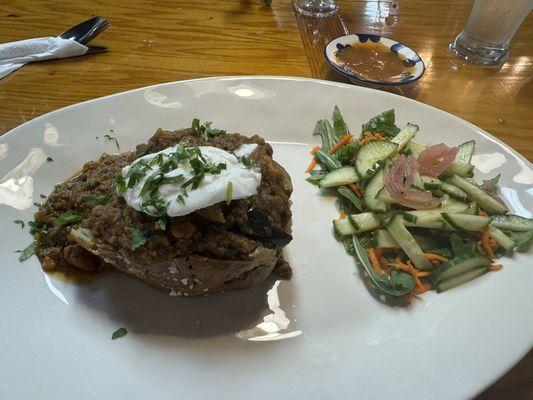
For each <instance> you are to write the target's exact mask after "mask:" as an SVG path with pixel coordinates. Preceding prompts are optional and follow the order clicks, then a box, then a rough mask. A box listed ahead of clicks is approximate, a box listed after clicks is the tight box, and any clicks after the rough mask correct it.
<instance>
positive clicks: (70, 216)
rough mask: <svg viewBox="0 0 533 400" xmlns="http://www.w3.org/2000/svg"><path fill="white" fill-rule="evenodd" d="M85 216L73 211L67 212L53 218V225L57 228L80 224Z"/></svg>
mask: <svg viewBox="0 0 533 400" xmlns="http://www.w3.org/2000/svg"><path fill="white" fill-rule="evenodd" d="M84 218H85V215H84V214H82V213H79V212H77V211H74V210H67V211H65V212H64V213H62V214H60V215H59V216H57V217H56V218H54V224H56V225H57V226H68V225H72V224H75V223H76V222H80V221H81V220H82V219H84Z"/></svg>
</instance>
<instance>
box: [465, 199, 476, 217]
mask: <svg viewBox="0 0 533 400" xmlns="http://www.w3.org/2000/svg"><path fill="white" fill-rule="evenodd" d="M465 214H472V215H478V214H479V207H478V205H477V203H476V202H475V201H471V202H470V203H469V204H468V210H467V211H466V212H465Z"/></svg>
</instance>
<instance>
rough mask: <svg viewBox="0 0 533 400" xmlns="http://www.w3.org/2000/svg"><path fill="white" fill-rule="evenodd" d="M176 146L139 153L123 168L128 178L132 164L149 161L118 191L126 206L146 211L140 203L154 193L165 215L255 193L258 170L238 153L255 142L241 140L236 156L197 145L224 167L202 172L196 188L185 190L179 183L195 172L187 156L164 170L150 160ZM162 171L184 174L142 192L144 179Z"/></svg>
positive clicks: (247, 152)
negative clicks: (139, 175) (138, 175)
mask: <svg viewBox="0 0 533 400" xmlns="http://www.w3.org/2000/svg"><path fill="white" fill-rule="evenodd" d="M178 147H179V145H177V146H173V147H169V148H166V149H164V150H162V151H159V152H157V153H153V154H148V155H146V156H143V157H140V158H138V159H136V160H135V161H134V162H133V163H131V164H130V165H128V166H126V167H124V168H123V169H122V176H123V177H125V178H126V181H127V180H128V176H130V173H131V171H132V168H135V164H137V163H138V162H144V163H145V164H148V165H150V169H147V171H146V173H145V175H144V176H143V177H142V178H140V179H138V180H137V181H136V182H135V184H134V185H132V187H127V188H126V189H125V191H124V192H122V193H121V195H122V196H123V197H124V200H125V201H126V203H127V204H128V206H130V207H132V208H134V209H135V210H138V211H142V212H146V206H144V207H143V204H144V205H146V203H147V202H149V201H150V199H153V198H154V194H155V196H156V197H157V198H158V199H159V201H160V204H163V205H164V207H163V208H166V215H168V216H169V217H179V216H182V215H187V214H189V213H191V212H193V211H195V210H199V209H201V208H205V207H208V206H211V205H213V204H216V203H219V202H222V201H227V200H238V199H244V198H247V197H250V196H253V195H255V194H257V189H258V188H259V185H260V184H261V172H260V171H258V170H257V169H256V168H254V167H249V166H246V165H244V164H243V163H242V160H241V157H243V156H244V157H246V156H249V155H250V154H251V153H253V152H254V151H255V149H256V148H257V144H255V143H254V144H243V145H242V146H241V147H240V148H238V149H237V150H236V151H235V152H234V153H235V154H236V155H237V156H236V155H235V154H232V153H230V152H227V151H225V150H222V149H219V148H217V147H212V146H199V147H197V149H199V151H200V152H201V155H202V157H203V158H204V159H205V160H206V162H207V163H209V164H211V165H218V164H221V163H222V164H225V166H226V167H225V169H221V170H220V173H218V174H211V173H205V175H204V176H203V179H202V180H201V181H200V183H199V185H198V187H197V188H195V189H193V188H192V187H191V185H189V186H187V187H186V188H185V190H184V188H183V187H182V185H183V183H184V182H186V181H188V180H189V179H191V178H192V177H193V176H194V175H195V173H194V170H193V167H192V166H191V164H190V163H189V160H188V159H186V160H183V161H181V162H180V163H179V164H178V166H177V168H175V169H172V170H171V171H168V172H166V173H163V174H162V172H161V164H160V163H157V162H153V160H154V159H155V158H156V157H158V156H159V155H160V154H162V155H163V156H162V157H163V158H164V157H165V156H168V155H169V154H171V153H175V152H176V151H177V150H178ZM188 149H190V148H188ZM237 157H239V158H237ZM159 159H161V156H159ZM156 161H157V160H156ZM161 174H162V175H163V177H164V178H173V177H177V176H179V175H182V177H183V178H182V179H181V180H180V181H179V182H176V183H167V184H162V185H160V186H159V187H158V188H157V190H156V192H155V193H152V194H146V193H145V194H143V195H142V196H141V191H142V188H143V187H144V185H145V183H146V181H147V180H148V179H150V177H152V176H154V175H161ZM230 182H231V183H230Z"/></svg>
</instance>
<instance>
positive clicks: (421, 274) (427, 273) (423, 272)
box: [416, 271, 431, 278]
mask: <svg viewBox="0 0 533 400" xmlns="http://www.w3.org/2000/svg"><path fill="white" fill-rule="evenodd" d="M429 274H431V271H417V272H416V275H417V276H418V277H419V278H423V277H424V276H428V275H429Z"/></svg>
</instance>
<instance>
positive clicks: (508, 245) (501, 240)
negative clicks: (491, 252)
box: [489, 226, 516, 251]
mask: <svg viewBox="0 0 533 400" xmlns="http://www.w3.org/2000/svg"><path fill="white" fill-rule="evenodd" d="M489 235H490V237H491V238H493V239H494V240H496V243H498V244H499V245H500V246H502V247H503V248H504V249H505V250H508V251H513V249H514V248H515V246H516V244H515V242H514V240H512V239H511V238H510V237H509V236H507V235H506V234H505V233H503V232H502V231H500V230H499V229H498V228H496V227H495V226H489Z"/></svg>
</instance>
